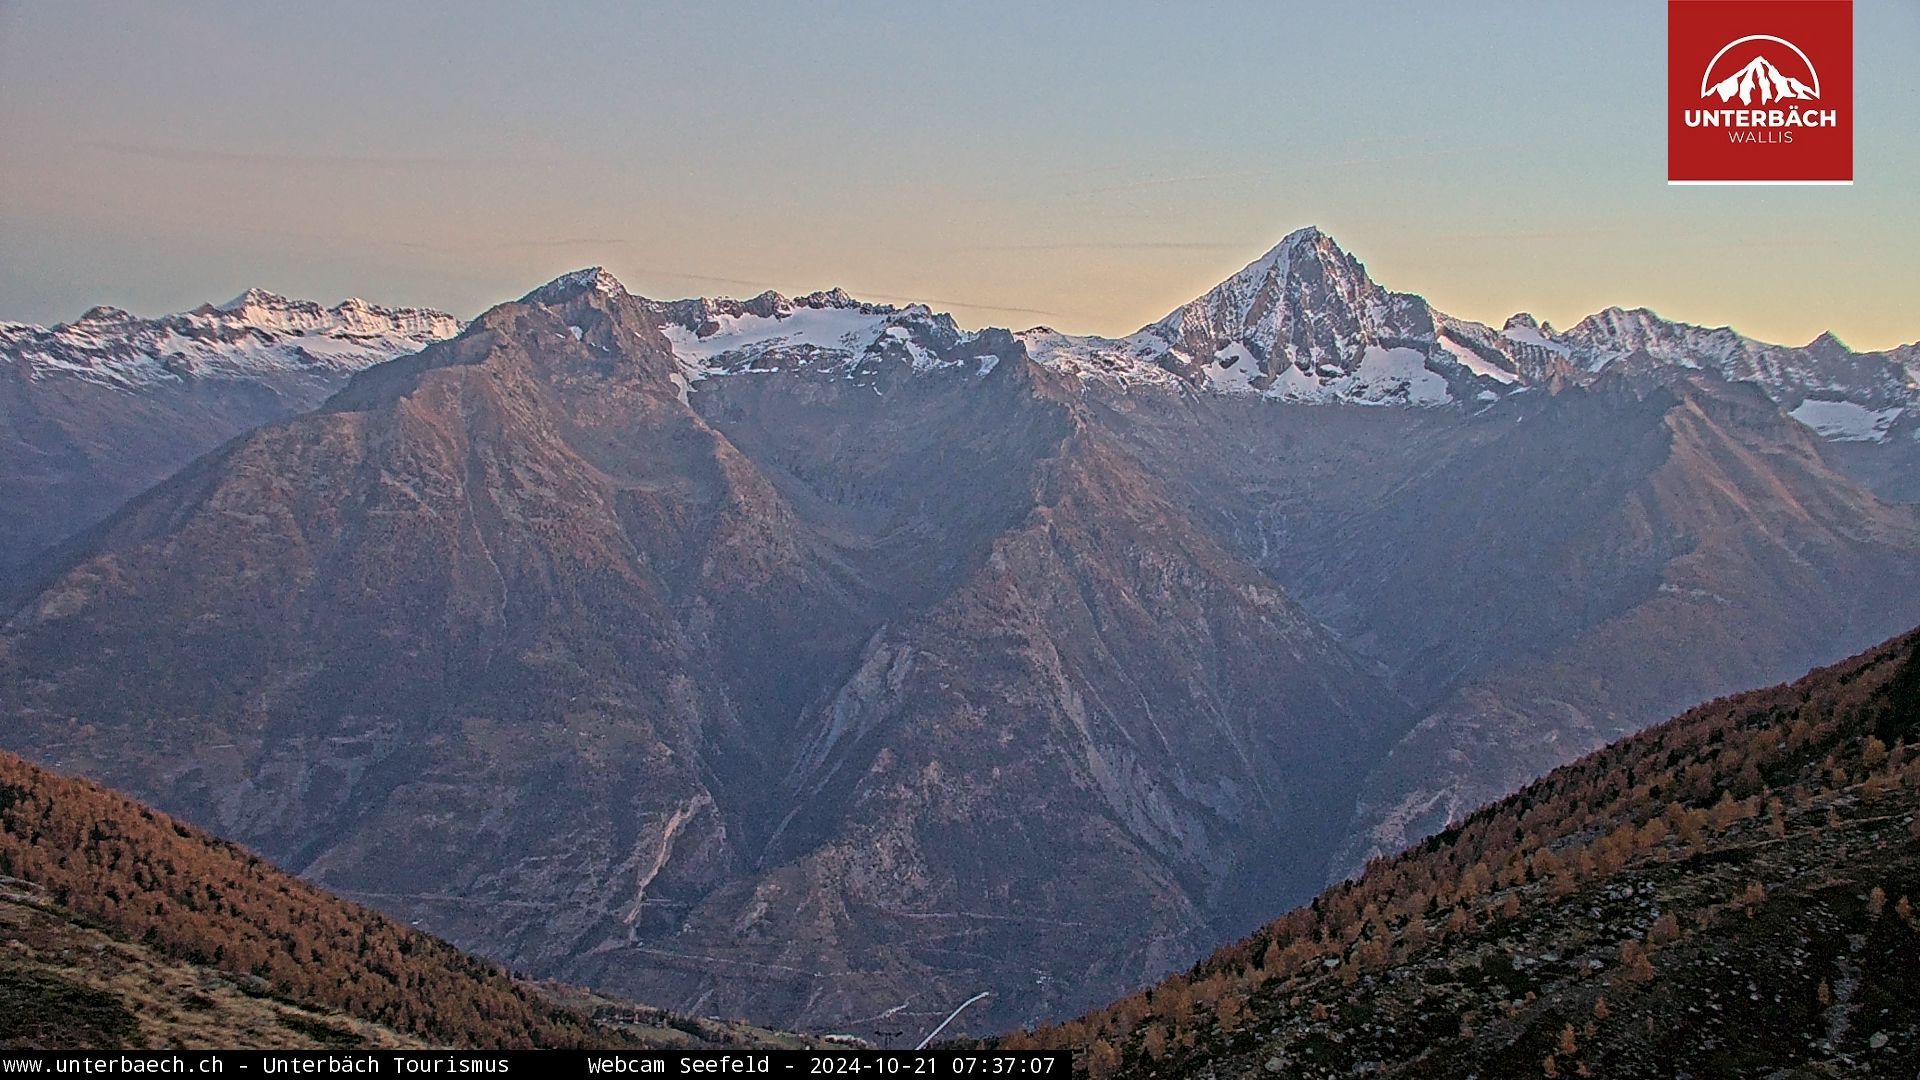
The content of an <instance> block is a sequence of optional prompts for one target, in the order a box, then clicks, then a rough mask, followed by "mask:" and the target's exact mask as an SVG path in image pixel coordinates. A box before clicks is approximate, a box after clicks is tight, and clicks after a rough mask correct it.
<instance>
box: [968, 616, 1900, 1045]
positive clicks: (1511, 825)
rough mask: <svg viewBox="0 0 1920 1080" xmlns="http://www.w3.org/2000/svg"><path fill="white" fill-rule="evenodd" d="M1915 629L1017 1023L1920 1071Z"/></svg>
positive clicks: (1248, 1039)
mask: <svg viewBox="0 0 1920 1080" xmlns="http://www.w3.org/2000/svg"><path fill="white" fill-rule="evenodd" d="M1916 736H1920V632H1916V633H1911V634H1907V635H1905V636H1903V637H1901V638H1899V639H1896V640H1894V641H1891V642H1888V643H1886V644H1885V645H1882V646H1880V647H1879V648H1876V649H1873V650H1870V651H1869V652H1867V653H1866V654H1864V655H1862V656H1859V657H1856V658H1854V659H1852V660H1849V661H1846V662H1843V663H1840V664H1836V665H1834V666H1832V667H1829V668H1825V669H1822V670H1819V671H1815V672H1813V673H1812V674H1810V675H1808V676H1807V677H1805V678H1804V679H1802V680H1800V681H1799V682H1797V683H1794V684H1791V685H1787V686H1780V687H1775V688H1772V689H1769V690H1761V691H1756V692H1753V693H1748V694H1742V695H1739V696H1736V697H1733V698H1728V699H1724V700H1721V701H1716V702H1712V703H1710V704H1707V705H1703V706H1701V707H1699V708H1697V709H1694V710H1692V711H1690V712H1688V713H1686V714H1684V715H1682V716H1680V717H1679V718H1677V719H1675V720H1673V721H1672V722H1670V723H1667V724H1663V725H1661V726H1659V727H1657V728H1654V729H1652V730H1650V731H1647V732H1644V733H1642V734H1639V735H1636V736H1634V737H1632V738H1629V739H1627V740H1625V741H1623V742H1621V743H1618V744H1616V745H1614V746H1610V747H1608V748H1606V749H1605V750H1603V751H1601V752H1599V753H1596V754H1593V755H1591V756H1589V757H1587V758H1585V759H1583V760H1581V761H1580V762H1578V763H1577V764H1574V765H1570V766H1567V767H1564V768H1562V769H1559V770H1557V771H1555V772H1554V773H1553V774H1551V775H1549V776H1548V777H1546V778H1545V779H1543V780H1540V781H1538V782H1537V783H1534V784H1532V785H1529V786H1528V787H1527V788H1526V789H1524V790H1522V791H1521V792H1519V793H1518V794H1516V795H1514V796H1512V797H1510V798H1508V799H1505V800H1503V801H1501V802H1500V803H1497V804H1495V805H1492V806H1489V807H1486V808H1484V809H1482V810H1480V811H1478V812H1476V813H1475V814H1473V815H1472V816H1471V817H1469V818H1468V819H1466V820H1465V821H1463V822H1462V823H1460V824H1459V825H1458V826H1456V827H1454V828H1451V829H1449V830H1447V831H1446V832H1445V833H1443V834H1441V835H1440V836H1437V837H1434V838H1432V839H1430V840H1428V841H1426V842H1424V843H1422V844H1420V845H1419V846H1418V847H1417V848H1415V849H1414V850H1412V851H1410V852H1407V853H1406V854H1404V855H1401V856H1398V857H1396V858H1393V859H1387V860H1381V861H1378V862H1375V863H1374V864H1372V865H1371V866H1369V867H1368V870H1367V873H1366V875H1365V876H1363V877H1362V878H1360V879H1359V880H1358V881H1356V882H1351V883H1347V884H1344V885H1341V886H1338V887H1336V888H1334V889H1331V890H1329V891H1327V892H1326V893H1324V894H1322V895H1321V896H1320V897H1319V898H1318V899H1316V900H1315V901H1314V903H1313V904H1312V905H1311V906H1310V907H1304V908H1301V909H1300V910H1297V911H1295V912H1293V913H1291V914H1289V915H1287V916H1286V917H1284V918H1282V919H1280V920H1278V921H1277V922H1275V923H1273V924H1272V925H1270V926H1269V927H1267V928H1266V929H1264V930H1262V931H1261V932H1260V933H1257V934H1255V935H1253V936H1252V937H1249V938H1247V939H1246V940H1244V941H1241V942H1239V943H1237V944H1235V945H1233V946H1231V947H1229V948H1227V949H1223V950H1221V951H1220V952H1219V953H1216V954H1215V955H1214V956H1213V957H1211V958H1210V959H1208V960H1207V961H1205V962H1203V963H1201V964H1199V965H1197V966H1196V967H1195V968H1194V969H1193V970H1192V971H1191V972H1189V973H1187V974H1185V975H1183V976H1179V977H1176V978H1173V979H1169V980H1167V981H1165V982H1163V983H1161V984H1159V985H1157V986H1155V987H1154V988H1152V989H1151V990H1150V991H1147V992H1143V993H1141V994H1138V995H1135V996H1133V997H1129V998H1127V999H1125V1000H1123V1001H1121V1002H1119V1003H1117V1004H1115V1005H1113V1006H1111V1007H1110V1008H1108V1009H1106V1010H1104V1011H1102V1012H1099V1013H1095V1014H1093V1015H1090V1016H1088V1017H1085V1018H1083V1019H1080V1020H1076V1021H1073V1022H1071V1023H1068V1024H1064V1025H1061V1026H1058V1027H1051V1028H1044V1029H1041V1030H1039V1031H1035V1032H1027V1033H1021V1034H1018V1035H1016V1036H1013V1037H1011V1038H1009V1039H1007V1040H1005V1043H1004V1045H1006V1046H1008V1047H1010V1048H1025V1047H1030V1046H1035V1045H1042V1046H1049V1047H1060V1046H1072V1047H1075V1048H1077V1049H1078V1050H1080V1051H1081V1052H1080V1053H1079V1054H1078V1055H1076V1056H1077V1058H1078V1063H1079V1066H1080V1068H1081V1069H1082V1070H1083V1071H1085V1072H1088V1073H1090V1074H1091V1075H1093V1076H1096V1077H1098V1076H1114V1075H1125V1076H1142V1077H1151V1076H1193V1075H1234V1076H1252V1075H1267V1074H1280V1075H1287V1076H1300V1077H1332V1076H1346V1075H1352V1074H1354V1073H1356V1072H1366V1073H1369V1074H1371V1075H1382V1076H1466V1075H1475V1076H1483V1077H1490V1078H1491V1077H1507V1076H1512V1077H1522V1076H1525V1077H1536V1076H1543V1075H1544V1076H1586V1075H1604V1076H1622V1077H1639V1076H1646V1077H1655V1076H1659V1077H1668V1076H1687V1075H1692V1076H1778V1075H1796V1076H1798V1075H1807V1076H1821V1075H1842V1074H1844V1075H1868V1076H1901V1077H1904V1076H1910V1075H1912V1074H1913V1072H1914V1070H1915V1069H1916V1068H1920V1009H1916V1008H1915V1006H1914V996H1913V995H1914V992H1915V990H1916V989H1920V985H1917V984H1916V979H1917V978H1920V964H1916V963H1915V960H1916V958H1920V916H1916V912H1915V910H1914V906H1913V904H1914V901H1913V897H1914V895H1916V894H1920V819H1917V818H1916V811H1920V756H1916V754H1915V752H1914V749H1913V746H1912V743H1913V740H1914V739H1915V738H1916Z"/></svg>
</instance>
